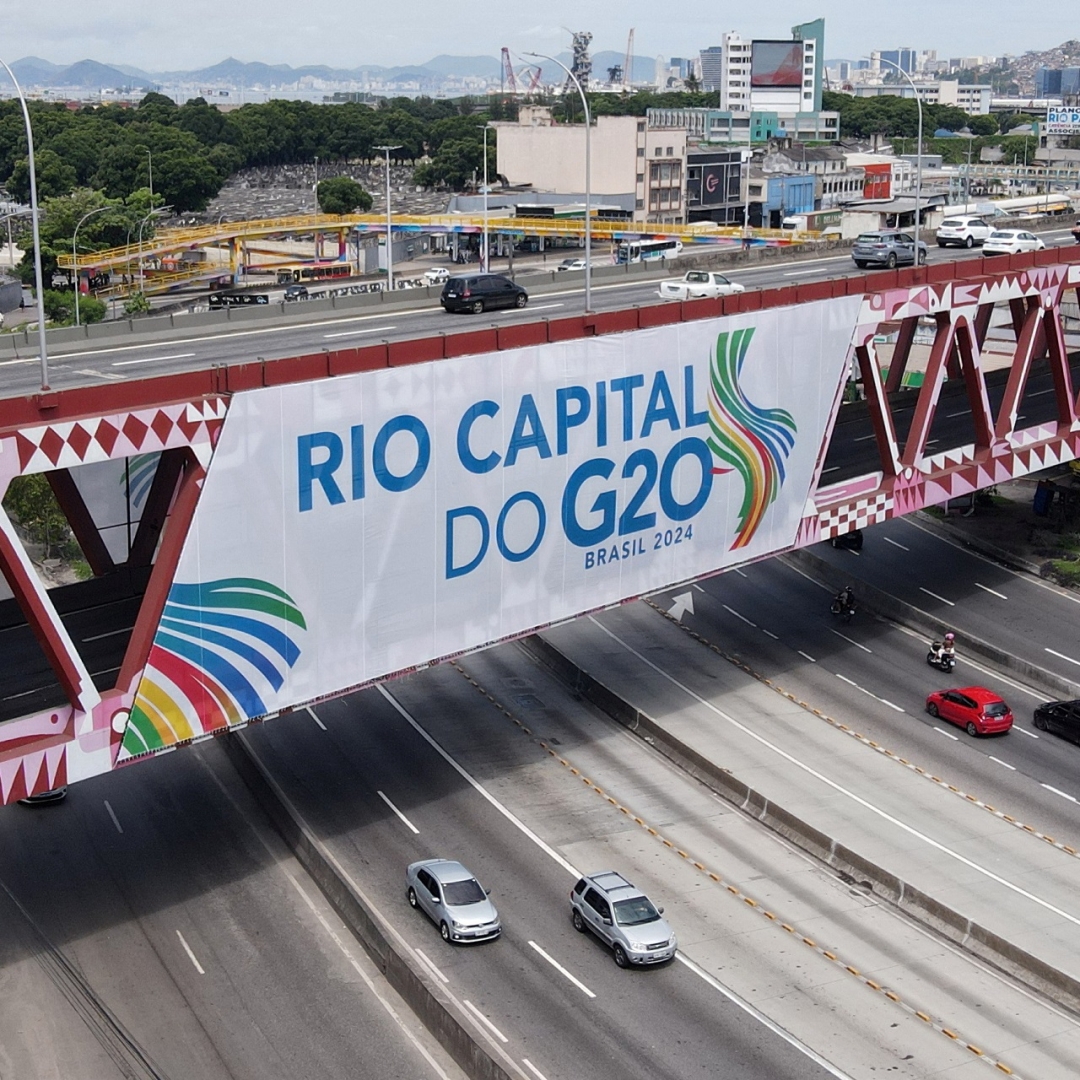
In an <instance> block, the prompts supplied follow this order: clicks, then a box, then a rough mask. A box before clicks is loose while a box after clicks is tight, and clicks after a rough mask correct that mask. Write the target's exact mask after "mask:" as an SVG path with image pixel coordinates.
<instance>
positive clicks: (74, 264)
mask: <svg viewBox="0 0 1080 1080" xmlns="http://www.w3.org/2000/svg"><path fill="white" fill-rule="evenodd" d="M111 209H112V207H111V206H99V207H98V208H97V209H96V210H91V211H90V213H89V214H83V216H82V217H81V218H79V221H78V224H77V225H76V226H75V231H74V232H73V233H72V234H71V268H72V270H73V271H74V272H75V325H76V326H78V325H79V254H78V250H77V249H76V247H75V238H76V237H77V236H78V235H79V225H82V223H83V222H84V221H85V220H86V219H87V218H92V217H93V216H94V215H95V214H100V213H101V212H102V211H103V210H111Z"/></svg>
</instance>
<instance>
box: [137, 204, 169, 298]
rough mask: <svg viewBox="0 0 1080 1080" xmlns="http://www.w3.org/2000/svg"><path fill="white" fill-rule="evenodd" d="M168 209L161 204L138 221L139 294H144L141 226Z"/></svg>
mask: <svg viewBox="0 0 1080 1080" xmlns="http://www.w3.org/2000/svg"><path fill="white" fill-rule="evenodd" d="M168 209H169V207H167V206H162V207H161V208H160V209H158V210H151V211H150V213H149V214H147V215H146V217H144V218H143V219H142V221H140V222H139V295H140V296H143V295H144V290H143V285H144V282H145V274H144V273H143V257H142V231H143V226H144V225H145V224H146V223H147V222H148V221H149V220H150V219H151V218H152V217H154V216H155V215H157V214H159V213H164V212H165V211H166V210H168Z"/></svg>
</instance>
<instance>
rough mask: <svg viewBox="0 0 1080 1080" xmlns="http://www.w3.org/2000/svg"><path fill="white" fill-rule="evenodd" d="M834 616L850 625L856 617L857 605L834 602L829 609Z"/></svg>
mask: <svg viewBox="0 0 1080 1080" xmlns="http://www.w3.org/2000/svg"><path fill="white" fill-rule="evenodd" d="M829 610H830V611H831V612H832V613H833V614H834V615H836V616H837V617H839V618H842V619H843V620H844V622H846V623H849V622H851V620H852V619H853V618H854V616H855V605H854V604H852V603H847V604H841V603H840V601H839V600H833V602H832V607H831V608H830V609H829Z"/></svg>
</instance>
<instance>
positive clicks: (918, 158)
mask: <svg viewBox="0 0 1080 1080" xmlns="http://www.w3.org/2000/svg"><path fill="white" fill-rule="evenodd" d="M867 59H868V60H870V62H871V63H873V60H872V59H870V57H867ZM877 60H878V62H879V63H882V64H888V65H889V67H894V68H896V70H897V71H898V72H900V74H901V75H903V76H904V78H905V79H907V81H908V82H909V83H910V84H911V92H912V93H913V94H914V95H915V104H916V105H917V106H918V108H919V149H918V151H917V153H916V155H915V265H916V266H918V265H919V204H920V203H921V202H922V133H923V126H922V98H921V97H919V88H918V87H917V86H916V85H915V80H914V79H913V78H912V77H911V76H910V75H909V74H908V73H907V72H906V71H905V70H904V69H903V68H902V67H901V66H900V65H899V64H897V63H894V62H893V61H892V60H886V59H885V57H883V56H879V57H877Z"/></svg>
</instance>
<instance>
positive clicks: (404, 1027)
mask: <svg viewBox="0 0 1080 1080" xmlns="http://www.w3.org/2000/svg"><path fill="white" fill-rule="evenodd" d="M175 750H176V747H175V746H172V747H169V752H173V751H175ZM202 764H203V768H205V769H206V771H207V772H208V773H209V774H210V779H211V780H212V781H213V782H214V784H215V785H216V786H217V788H218V790H219V791H220V792H221V794H222V795H224V796H225V798H226V800H227V801H228V803H229V805H230V806H232V808H233V809H234V810H235V811H236V813H237V814H238V815H240V816H241V820H244V821H246V820H247V819H246V817H244V816H243V815H244V814H245V813H246V811H245V810H242V809H241V808H240V806H239V805H237V802H236V800H235V799H234V798H233V795H232V792H231V791H229V789H228V788H227V787H226V786H225V785H224V784H223V783H222V782H221V778H220V777H219V776H218V775H217V773H215V772H214V771H213V769H211V768H210V767H209V766H208V765H207V764H206V763H205V762H203V763H202ZM289 813H290V815H291V816H292V817H296V818H299V814H297V813H296V812H295V810H294V808H293V807H292V805H291V804H290V805H289ZM251 832H252V834H253V835H254V837H255V838H256V839H257V840H258V841H259V843H260V844H262V846H263V849H264V850H265V851H266V853H267V855H269V856H270V858H271V865H272V866H276V867H277V868H278V869H279V870H280V871H281V873H282V874H283V875H284V877H285V879H286V880H287V881H288V882H289V884H290V885H292V887H293V888H294V889H295V890H296V891H297V893H299V894H300V898H301V899H302V900H303V901H304V903H305V904H306V905H307V907H308V910H309V911H310V912H311V914H312V915H314V916H315V920H316V922H318V924H319V925H320V926H321V927H322V928H323V930H324V931H325V932H326V934H327V936H328V937H329V938H330V940H331V941H332V942H333V943H334V944H335V945H336V946H337V947H338V950H339V951H340V952H341V954H342V955H343V956H344V957H345V959H346V960H348V962H349V964H350V965H351V967H352V969H353V970H354V971H355V972H356V974H357V975H359V976H360V978H361V980H362V981H363V983H364V985H365V986H366V987H367V988H368V990H370V991H371V993H372V994H373V995H374V996H375V999H376V1000H377V1001H378V1002H379V1004H380V1005H381V1006H382V1007H383V1008H384V1009H385V1010H386V1012H387V1014H388V1015H389V1016H390V1018H391V1019H392V1020H393V1021H394V1023H395V1024H397V1026H398V1027H399V1028H400V1029H401V1031H402V1032H403V1033H404V1035H405V1037H406V1038H407V1039H408V1040H409V1042H411V1043H412V1044H413V1047H414V1048H415V1050H416V1051H417V1053H419V1054H420V1056H421V1057H422V1058H423V1059H424V1060H425V1061H426V1062H427V1063H428V1064H429V1065H430V1066H431V1068H432V1069H433V1070H434V1071H435V1073H436V1074H437V1075H438V1076H439V1078H440V1080H450V1077H449V1076H448V1075H447V1073H446V1071H445V1070H444V1069H443V1068H442V1066H441V1065H440V1064H439V1063H438V1062H437V1061H436V1060H435V1059H434V1058H433V1057H432V1056H431V1054H430V1052H429V1051H428V1049H427V1047H425V1046H424V1044H423V1043H422V1042H421V1041H420V1039H419V1038H417V1036H416V1033H415V1032H413V1031H412V1030H411V1029H410V1028H409V1026H408V1024H406V1023H405V1021H404V1020H403V1019H402V1018H401V1016H400V1015H399V1014H398V1012H397V1010H396V1009H395V1008H394V1006H393V1005H392V1004H391V1003H390V1002H389V1001H387V1000H386V998H385V997H383V995H382V993H381V992H380V990H379V987H378V986H377V985H376V984H375V981H374V980H373V979H372V978H371V976H370V975H368V973H367V972H366V971H365V970H364V968H363V967H362V966H361V965H360V963H359V962H358V961H357V959H356V957H355V956H353V954H352V953H351V952H350V951H349V946H348V944H347V943H346V942H345V941H344V940H342V938H341V936H340V935H339V934H338V932H337V931H336V930H335V929H334V928H333V927H332V926H331V925H330V923H329V922H327V920H326V917H325V916H324V915H323V913H322V912H321V911H320V910H319V909H318V908H317V907H316V906H315V901H314V900H312V899H311V897H310V896H308V894H307V892H306V891H305V890H304V887H303V886H302V885H301V884H300V882H299V881H297V880H296V878H295V877H294V876H293V875H292V873H291V872H290V871H289V870H288V869H286V867H285V866H284V865H283V864H282V862H281V858H280V852H279V851H278V850H276V849H275V848H272V847H271V846H270V845H269V844H268V843H267V841H266V837H265V836H263V834H262V833H260V832H259V831H258V830H257V829H255V828H254V827H252V829H251ZM330 858H331V862H332V863H333V866H334V869H335V871H336V872H338V873H340V874H341V876H342V878H343V879H344V880H345V881H347V882H348V883H349V885H350V886H351V887H352V888H354V889H356V891H357V892H358V893H360V895H361V896H363V890H361V889H360V888H359V887H358V886H357V885H356V883H355V882H354V881H353V880H352V878H350V877H349V875H348V874H347V873H346V872H345V869H344V867H342V866H341V865H340V864H339V863H338V862H337V860H336V859H334V858H333V855H331V856H330ZM366 900H367V898H366V897H365V901H366ZM395 934H396V937H397V940H398V942H399V943H400V945H401V948H402V949H403V950H405V949H408V948H410V946H409V945H408V943H407V942H406V941H405V939H404V938H403V937H401V935H400V934H397V933H396V931H395ZM413 951H416V950H413ZM448 993H449V991H448ZM455 1000H456V999H455Z"/></svg>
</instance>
